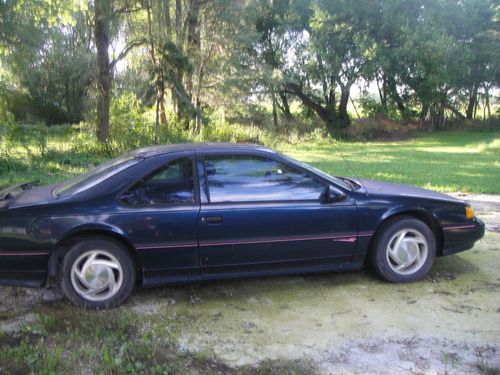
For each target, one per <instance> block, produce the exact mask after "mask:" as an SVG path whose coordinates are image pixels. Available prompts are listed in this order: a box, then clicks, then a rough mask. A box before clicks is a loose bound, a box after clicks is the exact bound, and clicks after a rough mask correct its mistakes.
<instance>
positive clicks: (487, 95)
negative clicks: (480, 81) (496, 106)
mask: <svg viewBox="0 0 500 375" xmlns="http://www.w3.org/2000/svg"><path fill="white" fill-rule="evenodd" d="M484 95H485V99H486V109H487V110H488V118H491V108H490V91H489V88H488V86H484Z"/></svg>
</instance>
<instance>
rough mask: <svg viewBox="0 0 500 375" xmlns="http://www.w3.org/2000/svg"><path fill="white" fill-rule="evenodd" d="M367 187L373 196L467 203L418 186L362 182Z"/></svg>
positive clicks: (370, 181) (373, 181)
mask: <svg viewBox="0 0 500 375" xmlns="http://www.w3.org/2000/svg"><path fill="white" fill-rule="evenodd" d="M360 181H361V183H362V184H363V186H364V187H365V189H366V191H367V192H368V194H371V195H393V196H405V197H416V198H426V199H437V200H440V201H447V202H454V203H465V202H464V201H462V200H460V199H457V198H454V197H451V196H449V195H446V194H442V193H438V192H436V191H432V190H427V189H422V188H419V187H416V186H411V185H405V184H394V183H391V182H385V181H377V180H365V179H361V180H360Z"/></svg>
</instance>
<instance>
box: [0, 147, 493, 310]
mask: <svg viewBox="0 0 500 375" xmlns="http://www.w3.org/2000/svg"><path fill="white" fill-rule="evenodd" d="M483 235H484V223H483V222H482V221H481V220H479V219H478V218H476V217H474V212H473V211H472V208H471V207H470V206H469V205H468V204H467V203H465V202H463V201H460V200H458V199H455V198H452V197H449V196H447V195H444V194H440V193H436V192H433V191H428V190H424V189H420V188H416V187H410V186H406V185H397V184H391V183H387V182H377V181H370V180H357V179H348V178H342V177H334V176H330V175H328V174H325V173H323V172H321V171H319V170H316V169H314V168H312V167H310V166H307V165H305V164H302V163H299V162H297V161H295V160H292V159H290V158H288V157H286V156H283V155H280V154H278V153H276V152H275V151H273V150H271V149H269V148H265V147H262V146H258V145H243V144H223V143H198V144H179V145H165V146H154V147H148V148H143V149H139V150H136V151H134V152H131V153H129V154H126V155H124V156H121V157H119V158H117V159H114V160H112V161H110V162H108V163H106V164H103V165H101V166H99V167H97V168H95V169H94V170H92V171H90V172H88V173H86V174H84V175H82V176H79V177H77V178H75V179H73V180H71V181H69V182H66V183H63V184H59V185H51V186H45V187H33V186H32V185H31V184H29V183H28V184H22V185H17V186H13V187H10V188H7V189H4V190H3V191H1V192H0V284H3V285H24V286H43V285H47V284H48V283H53V282H54V281H57V282H58V283H59V284H60V286H61V288H62V290H63V292H64V294H65V295H66V297H67V298H68V299H69V300H71V301H72V302H73V303H75V304H76V305H79V306H84V307H89V308H106V307H112V306H116V305H119V304H120V303H122V302H123V301H124V300H125V299H126V298H127V297H128V296H129V295H130V293H131V291H132V289H133V287H134V286H135V285H144V286H149V285H163V284H171V283H184V282H188V281H199V280H212V279H222V278H233V277H244V276H254V277H255V276H257V277H258V276H264V275H277V274H290V273H306V272H324V271H334V270H355V269H360V268H361V267H362V266H363V265H364V264H365V261H366V260H369V261H370V262H371V264H372V265H373V267H374V268H375V270H376V271H377V273H378V274H379V275H380V276H381V277H382V278H384V279H385V280H388V281H391V282H405V281H413V280H418V279H420V278H422V277H423V276H424V275H425V274H426V273H427V272H428V271H429V269H430V268H431V266H432V263H433V261H434V259H435V257H437V256H443V255H448V254H453V253H456V252H458V251H462V250H467V249H470V248H472V246H473V245H474V242H475V241H477V240H479V239H480V238H481V237H482V236H483Z"/></svg>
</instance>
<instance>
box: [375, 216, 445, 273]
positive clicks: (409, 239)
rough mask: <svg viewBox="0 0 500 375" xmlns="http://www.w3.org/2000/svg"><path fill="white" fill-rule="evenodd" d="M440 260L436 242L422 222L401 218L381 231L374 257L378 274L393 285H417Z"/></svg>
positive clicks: (430, 231)
mask: <svg viewBox="0 0 500 375" xmlns="http://www.w3.org/2000/svg"><path fill="white" fill-rule="evenodd" d="M435 257H436V239H435V237H434V233H433V232H432V230H431V229H430V228H429V227H428V226H427V225H426V224H425V223H423V222H422V221H420V220H417V219H414V218H410V217H401V218H398V219H396V220H393V221H390V222H388V223H387V224H386V225H384V226H383V227H382V228H381V229H380V233H379V234H378V235H377V237H376V239H375V243H374V248H373V249H372V253H371V258H372V259H371V260H372V264H373V266H374V268H375V270H376V271H377V273H378V274H379V275H380V276H381V277H382V278H383V279H385V280H387V281H391V282H409V281H416V280H419V279H421V278H422V277H424V276H425V275H426V274H427V272H429V270H430V269H431V267H432V264H433V262H434V259H435Z"/></svg>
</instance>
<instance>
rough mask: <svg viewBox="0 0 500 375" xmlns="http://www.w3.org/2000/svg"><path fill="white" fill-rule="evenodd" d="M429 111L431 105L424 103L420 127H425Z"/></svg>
mask: <svg viewBox="0 0 500 375" xmlns="http://www.w3.org/2000/svg"><path fill="white" fill-rule="evenodd" d="M427 112H429V105H428V104H424V103H422V110H421V111H420V120H419V122H418V128H419V129H422V128H423V127H424V123H425V118H426V117H427Z"/></svg>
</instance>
